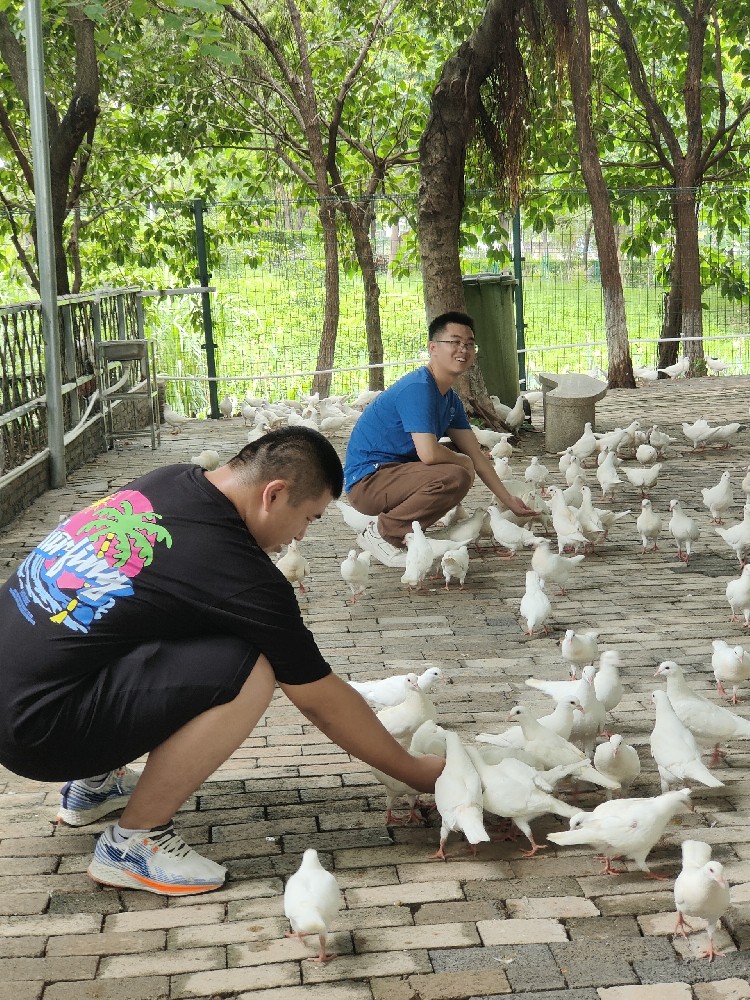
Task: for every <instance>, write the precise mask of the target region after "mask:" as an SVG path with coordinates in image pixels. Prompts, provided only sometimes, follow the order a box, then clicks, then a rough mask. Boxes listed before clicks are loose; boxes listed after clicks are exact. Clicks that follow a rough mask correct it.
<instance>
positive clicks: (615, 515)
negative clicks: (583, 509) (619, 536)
mask: <svg viewBox="0 0 750 1000" xmlns="http://www.w3.org/2000/svg"><path fill="white" fill-rule="evenodd" d="M594 510H595V511H596V513H597V516H598V518H599V520H600V521H601V522H602V524H603V525H604V529H605V532H606V533H609V530H610V528H611V527H612V526H613V525H615V524H618V523H619V522H620V521H624V520H625V518H626V517H630V514H631V510H630V508H629V507H628V508H627V510H603V509H602V508H601V507H595V508H594ZM605 537H606V534H605Z"/></svg>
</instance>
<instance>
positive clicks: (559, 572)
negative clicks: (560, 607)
mask: <svg viewBox="0 0 750 1000" xmlns="http://www.w3.org/2000/svg"><path fill="white" fill-rule="evenodd" d="M585 558H586V557H585V556H584V555H583V554H581V555H577V556H560V555H558V554H557V553H556V552H553V551H552V547H551V545H550V543H549V542H548V541H547V539H546V538H545V539H543V540H542V541H541V542H540V543H539V545H537V546H536V547H535V548H534V552H533V554H532V556H531V568H532V569H533V570H534V572H535V573H537V574H538V575H539V576H540V577H541V578H542V580H544V584H545V590H546V587H547V583H548V582H549V583H554V584H557V586H558V587H559V588H560V591H559V593H560V594H561V595H562V594H566V593H567V590H566V589H565V588H566V584H567V582H568V580H569V579H570V577H571V575H572V573H573V570H574V569H575V567H576V566H580V564H581V563H582V562H583V561H584V559H585Z"/></svg>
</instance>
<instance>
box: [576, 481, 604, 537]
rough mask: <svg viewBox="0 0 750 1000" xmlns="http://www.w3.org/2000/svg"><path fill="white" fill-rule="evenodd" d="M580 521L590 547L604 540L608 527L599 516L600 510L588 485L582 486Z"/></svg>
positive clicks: (579, 510)
mask: <svg viewBox="0 0 750 1000" xmlns="http://www.w3.org/2000/svg"><path fill="white" fill-rule="evenodd" d="M578 523H579V525H580V527H581V531H582V532H583V534H584V535H585V536H586V538H587V539H588V542H589V548H593V547H594V545H596V544H597V543H598V542H603V541H604V539H605V538H606V536H607V529H606V528H605V527H604V522H603V521H602V519H601V517H600V516H599V511H598V510H597V509H596V508H595V507H594V503H593V500H592V499H591V489H590V487H588V486H582V487H581V505H580V507H579V508H578Z"/></svg>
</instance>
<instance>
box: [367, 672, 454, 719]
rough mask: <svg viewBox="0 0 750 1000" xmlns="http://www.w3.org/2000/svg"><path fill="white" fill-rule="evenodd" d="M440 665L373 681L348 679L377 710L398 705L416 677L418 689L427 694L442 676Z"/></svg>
mask: <svg viewBox="0 0 750 1000" xmlns="http://www.w3.org/2000/svg"><path fill="white" fill-rule="evenodd" d="M442 674H443V671H442V670H441V669H440V667H434V666H430V667H426V668H425V669H424V670H423V671H422V673H421V674H419V675H417V674H415V673H409V674H393V675H392V676H390V677H381V678H379V679H378V680H373V681H349V685H350V686H351V687H353V688H354V690H355V691H359V693H360V694H361V695H362V697H363V698H364V699H365V701H366V702H367V703H368V704H369V705H370V707H371V708H374V709H375V710H376V711H378V710H379V709H381V708H387V707H388V706H389V705H400V704H401V702H402V701H403V700H404V699H405V698H406V695H407V694H408V692H409V689H410V687H411V681H413V680H414V678H416V681H417V686H418V687H419V689H420V691H424V692H425V694H427V693H428V692H429V691H431V690H432V688H433V686H434V685H435V684H436V683H437V681H438V680H439V679H440V678H441V677H442Z"/></svg>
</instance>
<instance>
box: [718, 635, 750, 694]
mask: <svg viewBox="0 0 750 1000" xmlns="http://www.w3.org/2000/svg"><path fill="white" fill-rule="evenodd" d="M711 646H712V648H713V654H712V655H711V668H712V669H713V672H714V677H715V678H716V690H717V691H718V692H719V694H720V695H722V696H723V697H725V698H726V697H727V692H726V688H725V685H729V684H731V685H732V697H731V698H730V701H731V703H732V704H733V705H736V704H737V703H738V702H739V698H738V697H737V688H738V687H739V686H740V684H743V683H744V682H745V681H748V680H750V654H748V652H747V651H746V650H745V649H744V648H743V647H742V646H730V645H729V643H728V642H724V640H723V639H714V640H713V642H712V643H711Z"/></svg>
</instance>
